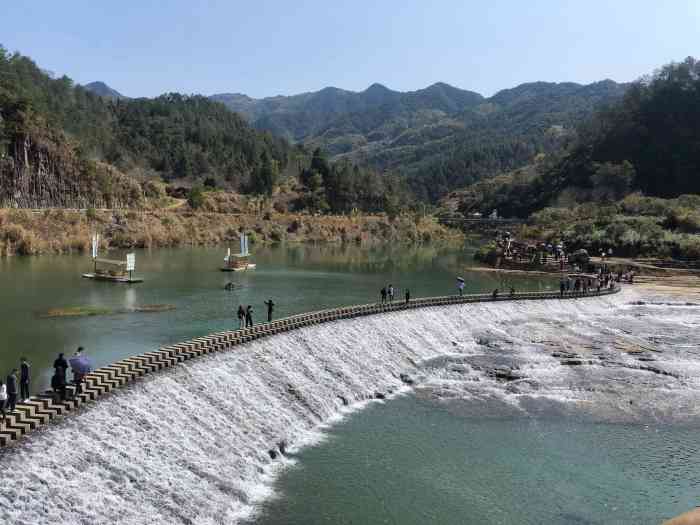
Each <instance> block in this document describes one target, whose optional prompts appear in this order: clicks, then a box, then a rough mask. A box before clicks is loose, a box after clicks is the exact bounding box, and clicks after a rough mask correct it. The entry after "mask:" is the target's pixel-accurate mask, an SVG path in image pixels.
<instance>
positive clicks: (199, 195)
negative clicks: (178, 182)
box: [187, 186, 204, 210]
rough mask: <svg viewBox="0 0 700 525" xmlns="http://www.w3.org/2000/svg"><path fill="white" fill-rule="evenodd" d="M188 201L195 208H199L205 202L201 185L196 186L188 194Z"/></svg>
mask: <svg viewBox="0 0 700 525" xmlns="http://www.w3.org/2000/svg"><path fill="white" fill-rule="evenodd" d="M187 203H188V204H189V205H190V208H192V209H193V210H198V209H199V208H201V207H202V205H203V204H204V192H203V191H202V188H200V187H199V186H195V187H194V188H192V189H191V190H190V192H189V193H188V194H187Z"/></svg>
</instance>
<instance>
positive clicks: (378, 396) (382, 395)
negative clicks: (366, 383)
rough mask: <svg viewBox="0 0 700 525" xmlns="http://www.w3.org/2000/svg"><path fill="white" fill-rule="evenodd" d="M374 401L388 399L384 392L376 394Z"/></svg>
mask: <svg viewBox="0 0 700 525" xmlns="http://www.w3.org/2000/svg"><path fill="white" fill-rule="evenodd" d="M374 399H386V394H383V393H382V392H375V393H374Z"/></svg>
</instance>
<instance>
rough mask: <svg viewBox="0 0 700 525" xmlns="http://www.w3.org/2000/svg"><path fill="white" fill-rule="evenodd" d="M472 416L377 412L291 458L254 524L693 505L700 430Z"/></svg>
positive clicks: (570, 516) (438, 522)
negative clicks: (274, 495) (273, 495)
mask: <svg viewBox="0 0 700 525" xmlns="http://www.w3.org/2000/svg"><path fill="white" fill-rule="evenodd" d="M471 412H472V410H471V408H470V407H468V406H466V405H465V406H461V403H460V402H451V403H450V404H448V405H436V404H435V403H432V402H428V401H425V400H422V399H419V398H416V397H415V396H413V395H410V396H405V397H402V398H398V399H394V400H392V401H391V402H389V403H386V404H373V405H372V406H370V407H369V408H367V409H365V410H364V411H362V412H360V413H357V414H354V415H353V416H352V417H351V418H349V419H348V420H346V421H344V422H342V423H341V424H339V425H337V426H335V427H334V428H333V429H332V430H331V431H330V432H329V436H328V439H327V440H326V441H325V442H324V443H323V444H321V445H320V446H317V447H314V448H310V449H306V450H303V451H302V452H301V453H300V454H299V456H297V457H296V458H295V459H296V460H297V461H298V463H297V464H296V465H295V466H293V467H292V468H290V469H288V470H287V471H286V472H285V474H284V475H283V476H282V477H281V478H280V479H279V480H278V482H277V488H278V491H279V494H280V496H279V497H278V498H276V499H274V500H271V501H270V502H269V503H268V504H267V505H265V507H264V508H263V509H262V511H261V514H260V516H259V517H258V519H257V520H256V521H255V524H256V525H316V524H334V525H335V524H338V525H339V524H367V525H370V524H383V523H389V524H401V525H422V524H426V523H430V524H434V525H457V524H475V525H476V524H532V525H536V524H543V523H547V524H561V525H566V524H601V525H602V524H629V525H633V524H634V525H641V524H650V525H651V524H658V523H660V522H661V521H662V520H663V519H664V518H669V517H672V516H674V515H676V514H678V513H680V512H683V511H685V510H688V509H690V508H692V507H694V506H695V505H697V504H698V487H699V486H700V471H698V469H697V462H696V461H697V458H698V456H697V454H698V437H697V436H698V431H700V428H699V427H681V428H679V427H667V426H649V425H631V424H608V423H593V422H590V421H588V422H586V421H583V420H581V419H577V418H566V419H563V418H548V417H537V418H530V417H521V416H514V415H513V414H508V415H505V414H503V413H502V410H499V408H498V407H497V406H496V405H494V406H492V407H491V411H490V414H489V415H487V416H485V415H484V413H483V411H480V414H479V416H473V415H470V413H471Z"/></svg>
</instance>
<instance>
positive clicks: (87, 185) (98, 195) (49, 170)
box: [0, 130, 143, 208]
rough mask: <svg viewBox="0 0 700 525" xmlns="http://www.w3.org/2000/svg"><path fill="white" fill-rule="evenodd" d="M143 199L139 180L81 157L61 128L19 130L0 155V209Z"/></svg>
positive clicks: (112, 204) (121, 204)
mask: <svg viewBox="0 0 700 525" xmlns="http://www.w3.org/2000/svg"><path fill="white" fill-rule="evenodd" d="M142 199H143V195H142V191H141V187H140V185H139V184H138V182H136V181H135V180H133V179H131V178H130V177H128V176H126V175H124V174H123V173H121V172H119V171H118V170H116V169H115V168H113V167H111V166H109V165H106V164H104V163H100V162H94V161H91V160H86V159H83V158H81V156H80V153H79V151H78V150H77V149H76V148H75V147H73V146H72V145H71V144H70V142H68V141H67V140H66V137H65V136H63V134H62V133H60V132H51V131H49V130H32V131H21V132H18V133H16V134H14V136H12V137H10V140H9V141H8V147H7V151H6V153H5V154H4V156H2V157H0V207H2V208H126V207H138V206H139V204H140V203H141V202H142Z"/></svg>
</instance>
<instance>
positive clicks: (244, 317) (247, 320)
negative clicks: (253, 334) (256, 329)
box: [236, 299, 276, 329]
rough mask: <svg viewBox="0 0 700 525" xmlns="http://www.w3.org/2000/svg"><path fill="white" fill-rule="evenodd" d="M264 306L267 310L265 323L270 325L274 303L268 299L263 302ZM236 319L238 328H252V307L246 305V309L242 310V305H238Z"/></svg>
mask: <svg viewBox="0 0 700 525" xmlns="http://www.w3.org/2000/svg"><path fill="white" fill-rule="evenodd" d="M264 303H265V306H266V308H267V322H268V323H271V322H272V314H273V312H274V311H275V306H276V305H275V303H274V302H273V301H272V299H269V300H267V301H265V302H264ZM236 316H237V317H238V328H239V329H241V328H250V327H252V326H253V307H252V305H248V306H247V307H246V308H243V305H242V304H241V305H238V312H237V314H236Z"/></svg>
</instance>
